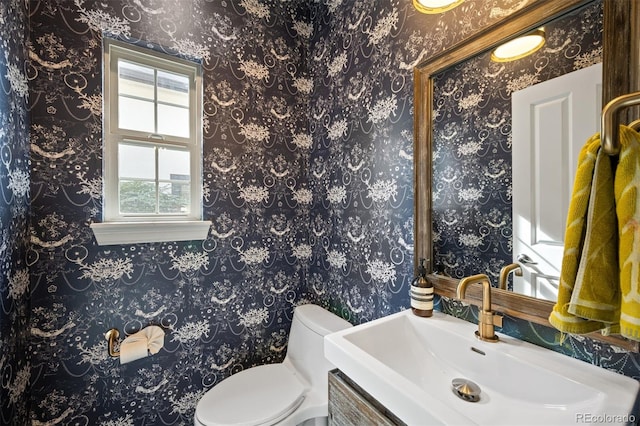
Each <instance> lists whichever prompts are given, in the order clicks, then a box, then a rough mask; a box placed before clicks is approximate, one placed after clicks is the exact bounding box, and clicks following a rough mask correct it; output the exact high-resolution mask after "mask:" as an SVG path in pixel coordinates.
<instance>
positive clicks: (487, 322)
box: [457, 274, 502, 342]
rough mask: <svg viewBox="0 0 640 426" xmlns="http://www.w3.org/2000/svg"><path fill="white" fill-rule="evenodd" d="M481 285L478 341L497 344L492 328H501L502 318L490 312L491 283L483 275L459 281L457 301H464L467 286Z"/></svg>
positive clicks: (496, 337)
mask: <svg viewBox="0 0 640 426" xmlns="http://www.w3.org/2000/svg"><path fill="white" fill-rule="evenodd" d="M476 283H478V284H482V309H481V310H480V313H479V318H478V330H477V331H476V336H478V339H480V340H484V341H487V342H497V341H498V336H496V334H495V332H494V326H495V325H497V326H498V327H502V317H501V316H499V315H495V314H494V313H493V312H492V311H491V282H490V281H489V277H488V276H486V275H485V274H478V275H472V276H470V277H466V278H463V279H461V280H460V283H459V284H458V289H457V294H458V299H464V296H465V294H466V292H467V286H468V285H469V284H476Z"/></svg>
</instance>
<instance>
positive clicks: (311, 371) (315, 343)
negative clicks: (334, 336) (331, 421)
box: [285, 305, 351, 389]
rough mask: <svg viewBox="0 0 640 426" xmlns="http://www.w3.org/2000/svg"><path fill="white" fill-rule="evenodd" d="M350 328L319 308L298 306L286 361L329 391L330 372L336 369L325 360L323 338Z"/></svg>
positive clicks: (348, 324) (313, 383) (346, 323)
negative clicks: (328, 374)
mask: <svg viewBox="0 0 640 426" xmlns="http://www.w3.org/2000/svg"><path fill="white" fill-rule="evenodd" d="M349 327H351V324H350V323H349V322H347V321H345V320H344V319H342V318H340V317H338V316H337V315H334V314H332V313H331V312H329V311H327V310H325V309H323V308H321V307H320V306H317V305H300V306H297V307H296V308H295V310H294V315H293V321H292V322H291V331H290V333H289V344H288V347H287V355H286V357H285V361H289V362H291V363H292V364H293V365H294V366H295V368H296V370H297V371H298V372H299V373H300V374H302V376H303V377H304V378H305V379H306V380H307V381H308V382H309V383H310V384H311V386H312V387H313V388H316V387H318V386H320V389H323V388H324V389H326V387H327V381H328V378H327V372H328V371H329V370H331V369H333V368H334V366H333V365H332V364H330V363H329V361H327V360H326V359H325V357H324V336H326V335H327V334H329V333H333V332H335V331H340V330H344V329H345V328H349Z"/></svg>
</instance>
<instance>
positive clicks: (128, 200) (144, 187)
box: [120, 180, 156, 214]
mask: <svg viewBox="0 0 640 426" xmlns="http://www.w3.org/2000/svg"><path fill="white" fill-rule="evenodd" d="M155 212H156V185H155V182H146V181H140V180H134V181H127V180H121V181H120V213H123V214H126V213H155Z"/></svg>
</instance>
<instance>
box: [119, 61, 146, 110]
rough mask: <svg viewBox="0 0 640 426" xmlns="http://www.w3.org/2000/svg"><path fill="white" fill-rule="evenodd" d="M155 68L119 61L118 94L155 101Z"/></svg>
mask: <svg viewBox="0 0 640 426" xmlns="http://www.w3.org/2000/svg"><path fill="white" fill-rule="evenodd" d="M153 74H154V70H153V68H149V67H145V66H142V65H138V64H134V63H131V62H126V61H123V60H119V61H118V94H119V95H128V96H132V97H136V98H144V99H149V100H151V101H153V98H154V95H153V88H154V85H155V81H154V75H153Z"/></svg>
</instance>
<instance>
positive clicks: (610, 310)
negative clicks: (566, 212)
mask: <svg viewBox="0 0 640 426" xmlns="http://www.w3.org/2000/svg"><path fill="white" fill-rule="evenodd" d="M611 160H612V159H611V157H610V156H609V155H608V154H606V153H605V152H604V150H602V149H599V150H598V153H597V155H596V162H595V170H594V172H593V179H592V182H591V194H590V195H589V205H588V207H587V224H586V229H585V235H584V242H583V244H582V253H581V255H580V264H579V266H578V273H577V275H576V280H575V287H574V289H573V291H572V293H571V300H570V302H569V307H568V311H569V313H571V314H573V315H575V316H577V317H581V318H585V319H589V320H593V321H601V322H606V323H618V321H619V319H620V279H619V274H618V224H617V219H616V206H615V199H614V195H613V172H612V170H611Z"/></svg>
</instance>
